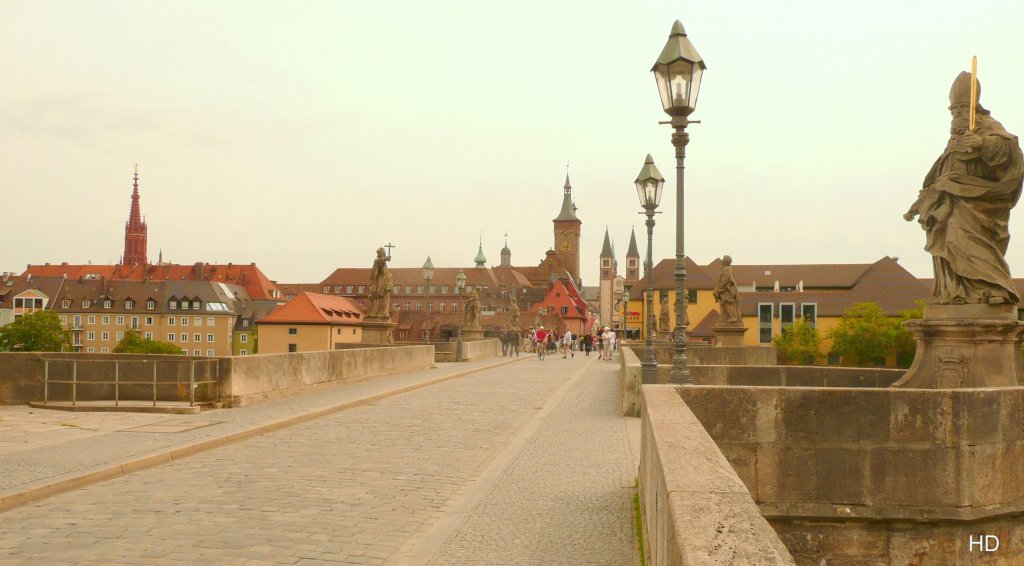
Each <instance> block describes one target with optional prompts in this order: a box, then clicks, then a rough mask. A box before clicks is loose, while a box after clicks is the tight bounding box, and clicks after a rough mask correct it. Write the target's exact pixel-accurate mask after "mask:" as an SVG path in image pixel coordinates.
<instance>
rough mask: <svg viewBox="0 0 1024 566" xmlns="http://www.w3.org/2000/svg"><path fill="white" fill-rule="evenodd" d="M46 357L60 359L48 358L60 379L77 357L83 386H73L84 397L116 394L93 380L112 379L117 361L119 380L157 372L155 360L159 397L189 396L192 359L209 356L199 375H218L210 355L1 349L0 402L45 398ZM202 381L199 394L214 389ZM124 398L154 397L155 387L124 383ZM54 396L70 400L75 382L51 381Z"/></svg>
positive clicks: (144, 377)
mask: <svg viewBox="0 0 1024 566" xmlns="http://www.w3.org/2000/svg"><path fill="white" fill-rule="evenodd" d="M45 360H57V361H51V363H50V379H53V380H58V381H70V380H72V364H71V362H73V361H74V362H78V363H77V364H76V365H77V373H76V375H75V379H76V380H77V381H78V382H79V385H78V386H77V387H76V388H75V389H76V391H75V397H76V398H77V400H80V401H90V400H95V399H113V398H114V386H113V385H102V384H98V383H95V382H97V381H113V380H114V374H115V368H114V362H115V361H117V362H119V363H118V368H117V372H118V374H119V375H118V377H119V379H120V380H121V381H149V380H151V379H152V377H153V369H152V367H153V366H152V364H153V363H154V362H156V363H157V364H158V365H157V378H158V382H159V383H160V384H161V385H159V386H158V387H157V399H158V400H160V401H187V400H188V399H189V396H188V382H189V377H190V374H191V366H192V361H193V360H201V361H203V360H205V362H206V363H201V364H199V365H197V375H196V380H205V379H209V378H211V377H215V372H216V368H215V364H211V363H208V362H209V361H210V360H211V359H210V358H197V357H194V356H162V355H149V354H82V353H72V352H0V405H15V404H24V403H28V402H30V401H42V400H43V376H44V374H45V372H46V363H45ZM207 388H208V386H204V388H203V390H200V391H197V395H196V398H197V399H204V398H206V397H207V396H208V395H209V394H210V392H208V391H207V390H206V389H207ZM119 395H120V398H121V399H125V400H129V399H143V400H149V399H152V398H153V394H152V386H149V385H137V386H132V385H121V386H120V387H119ZM49 398H50V400H51V401H65V400H66V401H70V400H71V385H65V384H57V383H51V384H50V386H49Z"/></svg>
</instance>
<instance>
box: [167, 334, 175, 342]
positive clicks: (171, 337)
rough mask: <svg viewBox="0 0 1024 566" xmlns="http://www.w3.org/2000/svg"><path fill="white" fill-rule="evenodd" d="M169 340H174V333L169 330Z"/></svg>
mask: <svg viewBox="0 0 1024 566" xmlns="http://www.w3.org/2000/svg"><path fill="white" fill-rule="evenodd" d="M167 341H168V342H174V333H173V332H168V333H167Z"/></svg>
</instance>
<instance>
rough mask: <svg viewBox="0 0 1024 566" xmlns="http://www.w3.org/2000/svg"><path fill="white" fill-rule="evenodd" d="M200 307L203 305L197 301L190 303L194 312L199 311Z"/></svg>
mask: <svg viewBox="0 0 1024 566" xmlns="http://www.w3.org/2000/svg"><path fill="white" fill-rule="evenodd" d="M202 306H203V305H202V304H201V301H199V300H198V299H196V300H194V301H192V310H194V311H197V310H199V309H200V308H201V307H202Z"/></svg>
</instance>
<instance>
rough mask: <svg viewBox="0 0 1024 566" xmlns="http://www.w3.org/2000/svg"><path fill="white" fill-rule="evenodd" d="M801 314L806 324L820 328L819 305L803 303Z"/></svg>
mask: <svg viewBox="0 0 1024 566" xmlns="http://www.w3.org/2000/svg"><path fill="white" fill-rule="evenodd" d="M800 313H801V316H802V317H803V319H804V322H806V323H807V324H810V325H811V326H815V327H817V326H818V304H817V303H803V304H802V305H800Z"/></svg>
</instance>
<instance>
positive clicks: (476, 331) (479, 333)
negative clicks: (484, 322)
mask: <svg viewBox="0 0 1024 566" xmlns="http://www.w3.org/2000/svg"><path fill="white" fill-rule="evenodd" d="M483 337H484V329H483V328H481V327H479V326H478V327H476V328H469V327H463V328H462V339H463V340H465V341H467V342H468V341H469V340H482V339H483Z"/></svg>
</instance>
